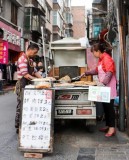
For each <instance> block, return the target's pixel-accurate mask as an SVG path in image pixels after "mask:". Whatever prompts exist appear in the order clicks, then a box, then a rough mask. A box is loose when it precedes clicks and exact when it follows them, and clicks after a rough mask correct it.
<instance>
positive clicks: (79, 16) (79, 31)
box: [72, 6, 86, 39]
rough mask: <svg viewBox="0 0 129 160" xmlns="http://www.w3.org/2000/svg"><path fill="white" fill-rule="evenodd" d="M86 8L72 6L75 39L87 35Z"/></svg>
mask: <svg viewBox="0 0 129 160" xmlns="http://www.w3.org/2000/svg"><path fill="white" fill-rule="evenodd" d="M85 13H86V11H85V6H72V15H73V37H74V38H77V39H78V38H81V37H85V35H86V22H85Z"/></svg>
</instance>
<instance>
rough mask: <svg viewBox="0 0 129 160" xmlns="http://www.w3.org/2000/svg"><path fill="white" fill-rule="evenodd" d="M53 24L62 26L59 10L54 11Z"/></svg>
mask: <svg viewBox="0 0 129 160" xmlns="http://www.w3.org/2000/svg"><path fill="white" fill-rule="evenodd" d="M53 25H57V26H58V27H59V28H60V15H59V13H58V12H57V11H53Z"/></svg>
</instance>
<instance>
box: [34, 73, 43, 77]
mask: <svg viewBox="0 0 129 160" xmlns="http://www.w3.org/2000/svg"><path fill="white" fill-rule="evenodd" d="M34 76H35V77H37V78H43V77H42V76H41V75H40V74H39V73H38V72H35V73H34Z"/></svg>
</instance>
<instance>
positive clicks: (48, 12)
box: [46, 7, 51, 22]
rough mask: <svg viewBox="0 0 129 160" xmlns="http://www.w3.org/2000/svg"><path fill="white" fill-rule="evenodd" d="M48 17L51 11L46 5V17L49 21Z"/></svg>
mask: <svg viewBox="0 0 129 160" xmlns="http://www.w3.org/2000/svg"><path fill="white" fill-rule="evenodd" d="M50 17H51V11H50V9H49V8H48V7H46V18H47V20H48V21H49V22H50Z"/></svg>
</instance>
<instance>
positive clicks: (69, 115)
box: [49, 38, 96, 126]
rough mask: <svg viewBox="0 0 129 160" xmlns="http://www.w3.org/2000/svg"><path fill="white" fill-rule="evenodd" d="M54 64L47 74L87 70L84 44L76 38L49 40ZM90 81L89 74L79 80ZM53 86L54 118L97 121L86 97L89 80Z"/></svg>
mask: <svg viewBox="0 0 129 160" xmlns="http://www.w3.org/2000/svg"><path fill="white" fill-rule="evenodd" d="M51 53H52V54H53V57H54V65H53V68H52V70H51V73H50V74H49V75H50V76H52V77H54V78H56V79H60V78H62V77H64V76H66V75H68V76H69V77H70V78H71V79H72V78H74V77H77V76H79V75H81V74H82V73H84V72H85V71H86V70H87V60H86V47H82V46H81V43H80V41H79V40H77V39H73V38H64V39H62V40H58V41H54V42H52V43H51ZM85 81H88V82H89V81H92V78H91V76H88V77H84V78H81V79H80V82H85ZM70 84H71V85H68V86H67V84H66V85H65V84H64V85H63V86H62V85H61V86H58V87H57V86H55V87H54V90H55V119H62V120H64V119H83V120H85V124H86V125H90V126H91V125H95V124H96V107H95V104H94V102H92V101H88V91H89V85H90V84H89V85H88V84H79V83H78V84H76V85H73V83H70Z"/></svg>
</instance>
